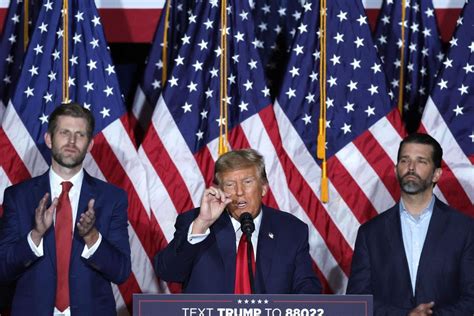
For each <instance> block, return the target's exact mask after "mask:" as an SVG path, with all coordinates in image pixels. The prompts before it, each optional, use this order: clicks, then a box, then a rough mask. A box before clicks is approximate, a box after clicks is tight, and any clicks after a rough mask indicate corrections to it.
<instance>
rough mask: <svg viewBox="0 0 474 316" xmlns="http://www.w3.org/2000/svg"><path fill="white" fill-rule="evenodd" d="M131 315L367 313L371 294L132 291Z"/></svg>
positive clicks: (342, 315)
mask: <svg viewBox="0 0 474 316" xmlns="http://www.w3.org/2000/svg"><path fill="white" fill-rule="evenodd" d="M133 315H134V316H152V315H153V316H336V315H337V316H346V315H347V316H370V315H372V296H371V295H287V294H284V295H283V294H254V295H238V294H235V295H234V294H153V295H151V294H134V295H133Z"/></svg>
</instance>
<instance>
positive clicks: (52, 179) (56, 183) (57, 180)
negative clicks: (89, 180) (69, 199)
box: [49, 168, 84, 190]
mask: <svg viewBox="0 0 474 316" xmlns="http://www.w3.org/2000/svg"><path fill="white" fill-rule="evenodd" d="M83 179H84V168H81V170H79V172H78V173H76V174H75V175H74V176H72V178H71V179H69V180H65V179H63V178H61V177H60V176H59V175H58V174H57V173H56V172H54V170H53V168H49V183H50V186H51V187H52V188H57V187H60V186H61V182H64V181H69V182H71V183H72V188H71V190H73V189H75V188H77V187H79V184H82V180H83Z"/></svg>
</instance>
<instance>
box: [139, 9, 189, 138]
mask: <svg viewBox="0 0 474 316" xmlns="http://www.w3.org/2000/svg"><path fill="white" fill-rule="evenodd" d="M191 8H192V2H191V1H184V0H174V1H172V0H168V1H167V2H166V3H165V6H164V10H163V12H162V14H161V18H160V21H159V23H158V26H157V28H156V31H155V38H154V40H153V45H152V47H151V50H150V55H149V57H148V60H147V62H146V67H145V71H144V75H143V78H142V80H141V82H140V84H139V86H138V87H137V91H136V92H135V99H134V101H133V106H132V120H131V122H132V124H133V125H134V130H135V136H136V140H137V142H138V143H141V141H142V140H143V137H144V134H145V131H146V130H147V128H148V125H149V124H150V120H151V116H152V114H153V110H154V108H155V105H156V102H157V101H158V98H159V97H160V95H161V90H162V87H163V85H164V83H165V82H163V70H164V68H165V67H166V70H167V71H166V72H167V73H166V77H167V76H168V75H169V74H170V73H171V70H172V68H173V64H174V59H175V58H176V55H177V53H178V51H179V48H180V47H181V45H183V44H186V43H187V42H188V41H189V39H188V38H187V36H183V35H184V33H185V31H186V29H187V26H188V19H187V16H188V11H189V10H191ZM167 10H168V13H167ZM167 16H168V18H167ZM165 32H166V33H165ZM165 34H166V37H167V45H166V46H167V47H166V54H167V58H166V61H164V60H163V56H162V54H163V45H164V41H163V40H164V37H165ZM165 64H166V65H165ZM166 77H165V81H166Z"/></svg>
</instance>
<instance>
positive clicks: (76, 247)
mask: <svg viewBox="0 0 474 316" xmlns="http://www.w3.org/2000/svg"><path fill="white" fill-rule="evenodd" d="M94 188H95V182H94V178H92V177H91V176H90V175H89V174H88V173H87V172H86V171H85V170H84V179H83V180H82V187H81V194H80V195H79V204H78V207H77V214H76V220H75V224H74V228H73V229H74V238H73V240H72V254H71V262H74V257H75V256H77V255H78V254H80V253H82V251H83V249H84V239H83V238H82V237H81V236H79V232H78V231H77V223H78V222H79V219H80V218H81V214H82V213H85V212H86V211H87V204H88V203H89V201H90V199H96V196H95V192H96V190H95V189H94ZM96 201H97V199H96ZM95 206H97V203H96V204H95ZM94 209H95V211H97V207H94ZM96 217H97V214H96Z"/></svg>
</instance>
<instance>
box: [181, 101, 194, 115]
mask: <svg viewBox="0 0 474 316" xmlns="http://www.w3.org/2000/svg"><path fill="white" fill-rule="evenodd" d="M191 107H192V104H189V103H188V102H185V103H184V105H183V106H182V107H181V108H182V109H183V110H184V113H186V112H191Z"/></svg>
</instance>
